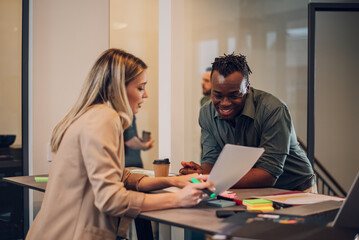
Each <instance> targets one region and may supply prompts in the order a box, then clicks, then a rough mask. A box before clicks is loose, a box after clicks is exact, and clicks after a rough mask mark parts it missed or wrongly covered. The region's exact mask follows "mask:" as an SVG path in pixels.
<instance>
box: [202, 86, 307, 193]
mask: <svg viewBox="0 0 359 240" xmlns="http://www.w3.org/2000/svg"><path fill="white" fill-rule="evenodd" d="M199 125H200V126H201V128H202V130H201V131H202V145H203V156H202V159H201V163H202V164H203V163H211V164H214V163H215V162H216V160H217V158H218V156H219V154H220V152H221V150H222V148H223V147H224V145H225V144H226V143H230V144H240V145H242V146H250V147H263V148H264V149H265V152H264V153H263V155H262V156H261V157H260V158H259V159H258V161H257V162H256V164H255V165H254V167H255V168H261V169H263V170H265V171H267V172H269V173H270V174H271V175H273V176H274V177H275V178H276V179H277V181H276V183H275V185H274V187H277V188H285V189H295V187H297V186H299V185H300V184H302V183H304V182H305V180H307V179H308V178H309V177H310V176H311V175H312V174H313V169H312V167H311V164H310V162H309V160H308V158H307V156H306V154H305V152H304V151H303V150H302V149H300V147H299V144H298V141H297V136H296V133H295V130H294V127H293V123H292V119H291V116H290V113H289V110H288V107H287V106H286V104H285V103H284V102H282V101H281V100H280V99H278V98H276V97H275V96H273V95H271V94H269V93H266V92H263V91H260V90H256V89H254V88H250V91H249V93H248V94H247V99H246V102H245V105H244V108H243V111H242V113H241V114H239V115H238V116H237V117H236V118H235V125H234V124H232V123H231V122H229V121H228V120H224V119H222V118H221V117H220V115H219V114H218V112H217V111H216V110H215V108H214V106H213V104H212V102H208V103H207V104H205V105H204V106H203V107H202V108H201V111H200V116H199ZM240 166H241V164H240V162H239V163H238V166H237V167H240ZM233 167H235V166H233Z"/></svg>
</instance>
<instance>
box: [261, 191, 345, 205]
mask: <svg viewBox="0 0 359 240" xmlns="http://www.w3.org/2000/svg"><path fill="white" fill-rule="evenodd" d="M257 197H258V198H264V199H267V200H271V201H274V202H278V203H284V204H289V205H300V204H312V203H318V202H324V201H344V198H341V197H335V196H328V195H322V194H314V193H288V194H278V195H269V196H257Z"/></svg>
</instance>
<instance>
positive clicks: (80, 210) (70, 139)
mask: <svg viewBox="0 0 359 240" xmlns="http://www.w3.org/2000/svg"><path fill="white" fill-rule="evenodd" d="M146 69H147V66H146V64H145V63H144V62H143V61H142V60H141V59H139V58H137V57H135V56H133V55H131V54H129V53H127V52H125V51H122V50H119V49H109V50H107V51H105V52H104V53H102V54H101V56H100V57H99V58H98V60H97V61H96V63H95V64H94V66H93V67H92V69H91V71H90V73H89V76H88V78H87V81H86V82H85V84H84V87H83V89H82V92H81V95H80V97H79V99H78V100H77V102H76V103H75V105H74V106H73V108H72V109H71V110H70V112H69V113H68V114H67V115H66V116H65V117H64V118H63V119H62V120H61V121H60V122H59V123H58V124H57V125H56V126H55V128H54V130H53V133H52V138H51V148H52V151H53V152H54V153H55V154H54V158H53V162H52V163H51V169H50V173H49V182H48V185H47V188H46V192H45V196H44V199H43V202H42V206H41V209H40V211H39V213H38V215H37V216H36V219H35V221H34V223H33V224H32V226H31V228H30V230H29V232H28V234H27V238H26V239H36V240H39V239H47V240H48V239H86V240H89V239H116V235H119V236H125V232H126V230H127V226H128V224H129V220H130V219H131V218H135V217H136V216H137V215H138V214H139V212H141V211H149V210H157V209H165V208H177V207H190V206H194V205H196V204H197V203H198V200H199V199H200V198H201V197H202V191H201V190H200V189H203V188H206V187H212V186H213V184H212V183H208V182H202V183H199V184H192V183H190V178H191V177H196V178H199V176H198V174H193V175H188V176H179V177H161V178H149V177H146V175H141V174H133V173H130V172H129V171H128V169H125V168H124V166H125V160H124V141H123V131H124V129H126V128H127V127H128V126H129V125H130V124H131V118H132V116H133V114H136V113H137V111H138V110H139V109H140V108H141V104H142V102H143V99H144V98H146V97H147V92H146V90H145V86H146V84H147V73H146ZM201 178H202V179H204V180H206V178H207V176H201ZM169 186H176V187H179V188H181V190H180V191H178V192H176V193H161V194H145V193H142V192H148V191H152V190H157V189H162V188H165V187H169ZM119 217H120V218H119Z"/></svg>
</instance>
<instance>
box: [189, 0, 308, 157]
mask: <svg viewBox="0 0 359 240" xmlns="http://www.w3.org/2000/svg"><path fill="white" fill-rule="evenodd" d="M184 9H185V17H184V19H185V30H184V32H185V35H184V41H185V69H184V71H185V78H184V81H185V102H184V105H185V111H184V112H185V114H186V116H185V118H184V119H186V122H185V124H186V126H185V139H186V141H185V158H186V159H187V160H193V161H196V162H199V159H200V127H199V125H198V114H199V109H200V99H201V97H202V90H201V76H202V74H203V73H204V72H205V69H206V68H207V67H209V66H210V65H211V63H212V62H213V60H214V58H215V57H216V56H219V55H223V54H228V53H232V52H235V53H236V54H238V53H241V54H243V55H246V56H247V60H248V63H249V66H250V67H251V69H252V71H253V74H252V75H251V76H250V82H251V86H252V87H254V88H257V89H261V90H264V91H267V92H270V93H272V94H274V95H275V96H277V97H279V98H281V99H282V100H284V101H285V102H286V103H287V105H288V106H289V109H290V111H291V115H292V118H293V122H294V125H295V128H296V131H297V135H298V137H300V138H301V139H302V140H303V141H304V142H306V137H307V136H306V131H307V129H306V122H307V116H306V107H307V37H308V36H307V2H306V1H279V0H271V1H264V0H255V1H245V0H241V1H237V0H227V1H216V0H197V1H191V0H185V8H184Z"/></svg>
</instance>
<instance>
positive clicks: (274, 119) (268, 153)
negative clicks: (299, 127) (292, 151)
mask: <svg viewBox="0 0 359 240" xmlns="http://www.w3.org/2000/svg"><path fill="white" fill-rule="evenodd" d="M290 136H291V118H290V115H289V111H288V109H287V107H286V106H281V107H278V108H276V109H275V110H274V111H271V112H270V113H269V114H268V115H267V116H266V120H265V121H264V124H263V131H262V135H261V141H260V146H259V147H263V148H264V149H265V152H264V153H263V155H262V156H261V157H260V158H259V159H258V161H257V163H256V164H255V166H254V167H256V168H261V169H263V170H265V171H267V172H269V173H270V174H272V175H273V176H274V177H275V178H278V177H279V176H280V175H281V174H282V173H283V168H284V163H285V160H286V158H287V156H288V154H289V148H290Z"/></svg>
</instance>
